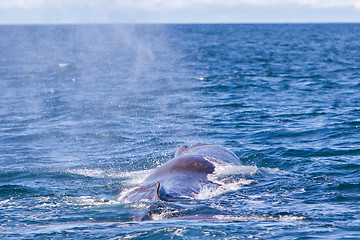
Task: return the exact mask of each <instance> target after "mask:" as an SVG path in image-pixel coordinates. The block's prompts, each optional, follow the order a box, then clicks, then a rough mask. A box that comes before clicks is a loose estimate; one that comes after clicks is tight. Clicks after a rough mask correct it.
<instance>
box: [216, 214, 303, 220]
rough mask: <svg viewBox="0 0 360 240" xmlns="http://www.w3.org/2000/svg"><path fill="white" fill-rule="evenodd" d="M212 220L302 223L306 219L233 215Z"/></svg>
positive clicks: (285, 216)
mask: <svg viewBox="0 0 360 240" xmlns="http://www.w3.org/2000/svg"><path fill="white" fill-rule="evenodd" d="M212 218H213V219H218V220H225V221H234V220H235V221H303V220H305V219H306V217H304V216H289V215H284V216H279V217H273V216H263V215H254V216H233V215H215V216H213V217H212Z"/></svg>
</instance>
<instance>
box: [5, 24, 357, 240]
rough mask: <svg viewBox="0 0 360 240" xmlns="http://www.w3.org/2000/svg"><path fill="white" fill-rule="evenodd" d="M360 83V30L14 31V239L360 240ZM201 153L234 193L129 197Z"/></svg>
mask: <svg viewBox="0 0 360 240" xmlns="http://www.w3.org/2000/svg"><path fill="white" fill-rule="evenodd" d="M359 73H360V25H359V24H304V25H302V24H290V25H286V24H278V25H271V24H258V25H236V24H234V25H63V26H62V25H59V26H45V25H42V26H31V25H26V26H0V163H1V164H0V238H1V239H47V238H50V239H90V238H94V239H96V238H97V239H123V238H127V239H161V238H162V239H241V238H254V239H269V238H273V239H360V237H359V236H360V204H359V203H360V163H359V156H360V74H359ZM196 142H203V143H211V144H219V145H222V146H226V147H228V148H230V149H231V150H233V151H234V152H235V153H236V154H237V155H238V157H239V158H240V159H241V161H242V164H243V165H244V167H243V168H241V169H240V170H239V169H237V171H231V170H229V169H228V170H227V171H224V172H223V173H222V174H223V175H222V181H224V182H226V183H227V184H228V187H229V189H228V191H224V192H222V193H219V194H217V195H216V194H215V195H211V194H208V195H206V194H205V195H204V196H202V197H198V198H196V199H194V200H193V201H192V202H191V203H190V204H187V205H179V204H177V203H162V204H160V205H159V206H157V205H156V204H159V203H155V205H154V204H152V203H133V204H124V203H121V202H119V201H118V195H119V193H120V192H121V191H122V190H124V189H127V188H129V187H131V186H133V185H136V184H137V183H139V182H141V180H142V179H144V177H145V176H146V175H147V174H148V173H149V172H150V171H149V170H150V169H153V168H155V167H156V166H158V165H160V164H162V163H164V162H166V161H167V160H169V159H171V158H172V157H173V154H174V153H175V151H176V149H177V147H178V146H180V145H182V144H192V143H196ZM218 177H219V176H218ZM231 187H233V188H231ZM149 204H150V206H149ZM148 208H152V209H153V211H157V213H158V215H157V216H158V217H157V219H155V220H153V221H144V222H137V221H133V219H134V216H138V215H141V214H143V213H144V212H145V211H148ZM196 216H213V217H211V218H210V217H203V218H200V217H199V218H198V217H196ZM191 217H193V218H191Z"/></svg>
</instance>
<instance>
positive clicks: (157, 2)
mask: <svg viewBox="0 0 360 240" xmlns="http://www.w3.org/2000/svg"><path fill="white" fill-rule="evenodd" d="M283 4H295V5H300V6H311V7H314V8H329V7H354V8H360V0H271V1H270V0H225V1H219V0H87V1H86V0H77V1H74V0H0V8H37V7H41V6H53V7H58V8H61V7H71V6H79V5H84V6H101V7H108V8H113V7H121V6H124V7H130V8H143V9H155V8H160V9H181V8H188V7H192V6H227V7H231V6H240V5H254V6H273V5H283Z"/></svg>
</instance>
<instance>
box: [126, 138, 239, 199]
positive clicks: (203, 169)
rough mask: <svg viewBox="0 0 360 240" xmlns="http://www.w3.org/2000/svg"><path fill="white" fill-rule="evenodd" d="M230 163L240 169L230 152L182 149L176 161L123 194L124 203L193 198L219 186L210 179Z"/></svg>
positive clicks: (203, 147) (210, 147)
mask: <svg viewBox="0 0 360 240" xmlns="http://www.w3.org/2000/svg"><path fill="white" fill-rule="evenodd" d="M226 163H228V164H236V165H240V160H239V158H238V157H237V156H236V155H235V154H234V153H233V152H231V151H230V150H228V149H227V148H224V147H221V146H218V145H210V144H195V145H192V146H190V147H188V146H181V147H180V148H179V149H178V150H177V152H176V154H175V158H174V159H172V160H170V161H168V162H166V163H165V164H164V165H162V166H160V167H158V168H156V169H155V170H154V171H153V172H152V173H151V174H150V175H149V176H148V177H147V178H146V179H145V180H144V182H143V183H142V184H141V185H140V186H138V187H136V188H134V189H132V190H131V191H130V192H127V193H125V194H121V197H120V201H123V202H137V201H143V200H147V201H156V200H162V201H177V200H181V199H187V198H192V197H194V196H196V194H198V193H199V192H200V191H201V190H202V189H203V188H211V187H215V186H218V184H216V183H213V182H211V181H209V180H208V175H209V174H212V173H214V171H215V167H216V166H217V165H219V164H220V165H221V164H226Z"/></svg>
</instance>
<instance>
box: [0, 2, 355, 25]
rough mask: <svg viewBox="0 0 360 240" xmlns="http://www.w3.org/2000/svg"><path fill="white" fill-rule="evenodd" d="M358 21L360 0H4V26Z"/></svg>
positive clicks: (0, 7) (0, 6)
mask: <svg viewBox="0 0 360 240" xmlns="http://www.w3.org/2000/svg"><path fill="white" fill-rule="evenodd" d="M317 22H320V23H323V22H326V23H328V22H330V23H332V22H359V23H360V0H0V24H71V23H317Z"/></svg>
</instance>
